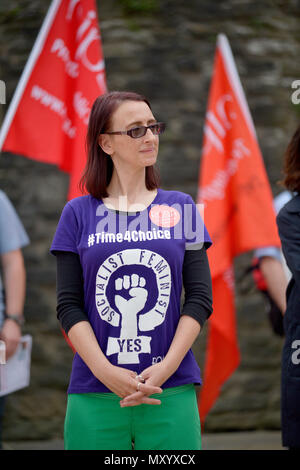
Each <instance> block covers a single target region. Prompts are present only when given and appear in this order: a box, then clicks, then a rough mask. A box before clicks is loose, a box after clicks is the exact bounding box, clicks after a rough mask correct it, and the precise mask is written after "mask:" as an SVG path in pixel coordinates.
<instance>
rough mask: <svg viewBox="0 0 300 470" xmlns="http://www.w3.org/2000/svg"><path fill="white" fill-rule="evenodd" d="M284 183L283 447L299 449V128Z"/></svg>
mask: <svg viewBox="0 0 300 470" xmlns="http://www.w3.org/2000/svg"><path fill="white" fill-rule="evenodd" d="M283 183H284V185H285V187H286V188H287V189H288V190H289V191H292V192H294V193H295V195H294V197H293V198H292V199H291V200H290V201H289V202H288V203H287V204H285V206H284V207H283V208H282V209H281V210H280V211H279V214H278V215H277V225H278V229H279V236H280V239H281V244H282V251H283V254H284V257H285V259H286V262H287V266H288V268H289V270H290V272H291V275H292V277H291V280H290V282H289V284H288V287H287V291H286V302H287V308H286V312H285V314H284V320H283V323H284V331H285V342H284V347H283V353H282V379H281V384H282V388H281V420H282V444H283V446H284V447H288V448H289V449H297V450H300V126H299V127H298V128H297V130H296V132H295V133H294V135H293V137H292V139H291V141H290V143H289V145H288V147H287V150H286V153H285V158H284V180H283Z"/></svg>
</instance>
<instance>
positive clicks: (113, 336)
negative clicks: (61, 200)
mask: <svg viewBox="0 0 300 470" xmlns="http://www.w3.org/2000/svg"><path fill="white" fill-rule="evenodd" d="M203 243H204V244H205V247H206V248H208V247H209V246H210V245H211V240H210V237H209V234H208V232H207V230H206V228H205V225H204V223H203V220H202V218H201V215H200V213H199V210H198V208H197V206H196V204H195V203H194V201H193V199H192V198H191V196H189V195H188V194H185V193H182V192H179V191H165V190H163V189H160V188H159V189H158V192H157V195H156V197H155V199H154V200H153V202H152V203H151V204H150V205H149V206H148V207H147V208H145V209H144V210H141V211H140V212H134V213H133V212H122V211H116V210H114V209H111V208H108V207H107V206H106V205H104V203H103V201H102V200H99V199H96V198H94V197H93V196H91V195H88V196H81V197H78V198H75V199H73V200H71V201H69V202H68V203H67V204H66V205H65V207H64V209H63V212H62V215H61V218H60V221H59V223H58V226H57V230H56V233H55V236H54V239H53V243H52V246H51V252H53V251H56V250H61V251H71V252H74V253H77V254H78V255H79V257H80V261H81V265H82V269H83V278H84V309H85V313H86V314H87V316H88V318H89V321H90V323H91V325H92V328H93V330H94V333H95V335H96V338H97V340H98V342H99V345H100V347H101V350H102V351H103V353H104V354H105V355H106V357H107V358H108V360H109V361H110V362H111V363H112V364H114V365H116V366H118V367H125V368H127V369H130V370H133V371H135V372H137V373H138V374H140V373H141V372H142V371H143V370H144V369H146V368H147V367H149V366H151V365H152V364H156V363H157V362H159V361H161V360H162V359H163V358H164V357H165V355H166V354H167V352H168V349H169V347H170V345H171V342H172V339H173V337H174V334H175V331H176V327H177V324H178V321H179V318H180V299H181V292H182V266H183V259H184V253H185V250H189V249H200V248H202V246H203ZM188 383H195V384H200V383H201V379H200V369H199V367H198V365H197V362H196V360H195V357H194V355H193V352H192V350H191V349H190V350H189V351H188V353H187V354H186V356H185V357H184V359H183V361H182V362H181V364H180V366H179V368H178V369H177V371H176V372H175V373H174V374H173V375H172V376H171V377H170V378H169V379H168V380H167V381H166V382H165V383H164V384H163V386H162V388H166V387H175V386H179V385H184V384H188ZM89 392H90V393H103V392H104V393H105V392H110V390H109V389H108V388H107V387H105V386H104V385H103V384H102V383H101V382H100V381H99V380H98V379H97V378H96V377H95V376H94V375H93V374H92V372H91V371H90V369H89V368H88V367H87V365H86V364H85V363H84V361H83V360H82V359H81V358H80V356H79V355H78V354H77V353H76V354H75V356H74V360H73V366H72V373H71V379H70V384H69V388H68V393H89Z"/></svg>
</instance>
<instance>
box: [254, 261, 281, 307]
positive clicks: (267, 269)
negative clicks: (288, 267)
mask: <svg viewBox="0 0 300 470" xmlns="http://www.w3.org/2000/svg"><path fill="white" fill-rule="evenodd" d="M259 265H260V269H261V272H262V274H263V277H264V279H265V282H266V285H267V288H268V293H269V295H270V296H271V298H272V299H273V301H274V302H275V303H276V305H277V306H278V308H279V309H280V310H281V313H282V315H284V313H285V311H286V295H285V293H286V289H287V285H288V281H287V278H286V275H285V272H284V269H283V266H282V263H281V261H279V260H278V259H276V258H273V257H271V256H264V257H262V258H261V259H260V263H259Z"/></svg>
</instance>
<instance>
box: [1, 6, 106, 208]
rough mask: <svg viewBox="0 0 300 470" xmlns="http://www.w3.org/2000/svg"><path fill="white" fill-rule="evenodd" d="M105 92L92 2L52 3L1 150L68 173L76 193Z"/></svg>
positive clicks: (71, 190) (10, 111)
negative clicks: (94, 114)
mask: <svg viewBox="0 0 300 470" xmlns="http://www.w3.org/2000/svg"><path fill="white" fill-rule="evenodd" d="M105 91H106V83H105V67H104V59H103V53H102V46H101V38H100V31H99V26H98V19H97V12H96V6H95V1H94V0H53V1H52V3H51V5H50V8H49V10H48V13H47V16H46V18H45V20H44V22H43V25H42V27H41V30H40V32H39V35H38V37H37V39H36V42H35V44H34V47H33V49H32V51H31V54H30V56H29V59H28V61H27V63H26V66H25V68H24V71H23V73H22V76H21V79H20V81H19V83H18V86H17V89H16V91H15V94H14V96H13V98H12V101H11V103H10V106H9V109H8V111H7V113H6V116H5V119H4V122H3V125H2V128H1V132H0V149H1V150H3V151H8V152H13V153H15V154H20V155H24V156H26V157H29V158H31V159H34V160H38V161H41V162H45V163H52V164H55V165H57V166H58V167H59V168H60V169H61V170H63V171H66V172H68V173H70V186H69V193H68V199H72V198H73V197H76V196H78V195H80V194H79V189H78V185H77V183H78V181H79V179H80V176H81V173H82V170H83V168H84V166H85V161H86V154H85V135H86V129H87V123H88V118H89V113H90V109H91V106H92V104H93V102H94V100H95V99H96V98H97V96H99V95H101V94H103V93H104V92H105Z"/></svg>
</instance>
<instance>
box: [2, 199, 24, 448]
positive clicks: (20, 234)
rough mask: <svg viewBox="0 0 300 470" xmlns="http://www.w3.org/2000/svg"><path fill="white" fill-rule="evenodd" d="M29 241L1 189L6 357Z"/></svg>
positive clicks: (18, 314)
mask: <svg viewBox="0 0 300 470" xmlns="http://www.w3.org/2000/svg"><path fill="white" fill-rule="evenodd" d="M28 243H29V239H28V236H27V233H26V231H25V229H24V227H23V225H22V223H21V221H20V219H19V217H18V215H17V213H16V211H15V209H14V207H13V206H12V204H11V202H10V201H9V199H8V197H7V196H6V195H5V193H4V192H3V191H1V190H0V260H1V275H0V339H1V340H2V341H4V342H5V346H6V360H7V359H9V358H10V357H11V356H12V355H13V354H14V352H15V351H16V348H17V346H18V344H19V341H20V338H21V327H22V324H23V322H24V318H23V308H24V301H25V288H26V273H25V266H24V259H23V254H22V251H21V248H22V247H24V246H26V245H28ZM1 277H2V279H1ZM1 367H5V365H3V366H1ZM4 405H5V397H0V449H1V448H2V421H3V414H4Z"/></svg>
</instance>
